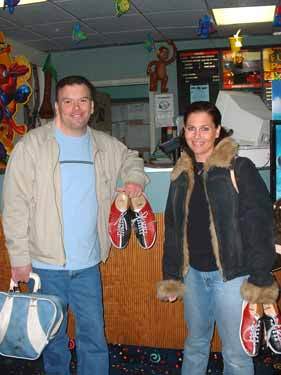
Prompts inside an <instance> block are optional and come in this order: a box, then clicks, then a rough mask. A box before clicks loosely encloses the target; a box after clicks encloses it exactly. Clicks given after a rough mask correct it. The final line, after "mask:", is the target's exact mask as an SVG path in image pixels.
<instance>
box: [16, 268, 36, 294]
mask: <svg viewBox="0 0 281 375" xmlns="http://www.w3.org/2000/svg"><path fill="white" fill-rule="evenodd" d="M29 277H30V279H33V280H34V286H33V293H36V292H38V290H39V289H41V280H40V277H39V275H38V274H37V273H35V272H30V274H29ZM17 287H18V283H16V282H14V280H13V279H11V281H10V290H11V291H12V290H14V289H15V288H17Z"/></svg>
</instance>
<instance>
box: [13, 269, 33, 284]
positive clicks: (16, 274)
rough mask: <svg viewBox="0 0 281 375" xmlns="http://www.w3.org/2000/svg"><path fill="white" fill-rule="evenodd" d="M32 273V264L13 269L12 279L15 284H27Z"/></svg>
mask: <svg viewBox="0 0 281 375" xmlns="http://www.w3.org/2000/svg"><path fill="white" fill-rule="evenodd" d="M30 272H32V266H31V264H28V265H27V266H21V267H12V268H11V273H12V279H13V280H14V282H15V283H18V282H19V281H23V282H25V283H27V282H28V280H29V275H30Z"/></svg>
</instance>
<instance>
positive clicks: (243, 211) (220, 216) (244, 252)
mask: <svg viewBox="0 0 281 375" xmlns="http://www.w3.org/2000/svg"><path fill="white" fill-rule="evenodd" d="M236 153H237V145H236V144H235V143H234V142H233V141H232V140H231V139H230V138H225V139H224V140H222V141H221V142H220V143H219V144H218V145H217V146H216V147H215V149H214V152H213V154H212V155H211V156H210V157H209V158H208V160H207V161H206V163H205V164H204V173H203V181H204V188H205V191H206V195H207V201H208V203H209V213H210V234H211V241H212V248H213V252H214V255H215V258H216V263H217V266H218V268H219V270H221V272H222V275H223V278H224V280H231V279H233V278H235V277H239V276H243V275H249V278H248V281H247V282H245V283H244V284H243V286H242V289H241V293H242V296H243V298H244V299H246V300H249V301H250V302H252V303H254V302H260V303H273V302H275V301H276V299H277V297H278V291H279V290H278V287H277V284H276V283H275V282H274V280H273V276H272V274H271V270H272V267H273V264H274V261H275V248H274V240H273V212H272V203H271V200H270V197H269V194H268V191H267V188H266V185H265V183H264V182H263V180H262V178H261V176H260V175H259V173H258V171H257V169H256V167H255V165H254V164H253V163H252V162H251V161H250V160H249V159H248V158H242V157H236ZM231 168H234V172H235V177H236V182H237V185H238V190H239V192H237V191H236V190H235V187H234V185H233V182H232V180H231V176H230V169H231ZM193 186H194V170H193V164H192V161H191V158H190V157H189V156H188V155H187V154H186V153H183V154H182V156H181V158H180V159H179V160H178V162H177V164H176V166H175V168H174V170H173V172H172V176H171V184H170V189H169V195H168V200H167V206H166V210H165V243H164V255H163V276H164V281H162V282H160V283H159V285H158V297H159V298H160V299H166V298H167V297H169V296H172V295H174V296H178V297H182V295H183V292H184V285H183V277H184V275H185V274H186V273H187V272H188V268H189V251H188V238H187V225H188V223H187V220H188V209H189V202H190V196H191V193H192V190H193Z"/></svg>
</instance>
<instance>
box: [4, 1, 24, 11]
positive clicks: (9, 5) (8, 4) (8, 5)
mask: <svg viewBox="0 0 281 375" xmlns="http://www.w3.org/2000/svg"><path fill="white" fill-rule="evenodd" d="M19 2H20V0H4V4H3V9H4V10H5V9H6V8H8V11H9V13H10V14H13V13H14V10H15V7H16V6H17V5H18V3H19Z"/></svg>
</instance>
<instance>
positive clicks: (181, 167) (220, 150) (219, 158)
mask: <svg viewBox="0 0 281 375" xmlns="http://www.w3.org/2000/svg"><path fill="white" fill-rule="evenodd" d="M237 150H238V145H237V143H235V142H234V140H233V139H232V138H230V137H227V138H224V139H223V140H222V141H220V142H219V143H218V144H217V145H216V147H215V148H214V152H213V153H212V155H211V156H210V157H209V159H208V160H207V161H206V162H205V164H204V171H205V172H207V171H208V170H209V169H210V168H212V167H220V168H229V167H230V165H231V160H232V159H233V158H234V157H235V155H236V154H237ZM182 172H187V173H191V172H193V165H192V160H191V158H190V156H188V155H187V154H186V153H185V152H183V153H182V155H181V157H180V159H179V160H178V161H177V163H176V165H175V167H174V169H173V171H172V173H171V179H172V181H174V180H176V179H177V177H178V176H179V175H180V174H181V173H182Z"/></svg>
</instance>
